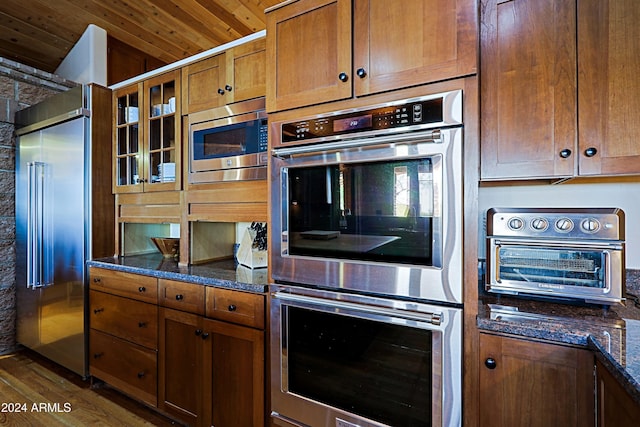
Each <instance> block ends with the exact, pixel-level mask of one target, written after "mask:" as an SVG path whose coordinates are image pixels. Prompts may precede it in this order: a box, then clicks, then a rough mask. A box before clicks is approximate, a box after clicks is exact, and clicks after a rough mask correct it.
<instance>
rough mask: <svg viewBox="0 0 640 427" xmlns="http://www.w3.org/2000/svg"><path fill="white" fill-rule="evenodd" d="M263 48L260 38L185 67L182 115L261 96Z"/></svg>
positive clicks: (263, 80) (263, 71) (263, 66)
mask: <svg viewBox="0 0 640 427" xmlns="http://www.w3.org/2000/svg"><path fill="white" fill-rule="evenodd" d="M265 47H266V41H265V39H264V38H260V39H257V40H253V41H249V42H247V43H243V44H240V45H238V46H235V47H233V48H231V49H229V50H227V51H225V52H223V53H220V54H218V55H216V56H212V57H210V58H207V59H203V60H202V61H198V62H196V63H194V64H190V65H187V66H185V67H184V69H183V71H182V87H183V92H182V114H190V113H195V112H197V111H203V110H207V109H210V108H215V107H220V106H222V105H226V104H231V103H233V102H238V101H244V100H247V99H251V98H257V97H260V96H265V93H266V76H265V67H266V50H265Z"/></svg>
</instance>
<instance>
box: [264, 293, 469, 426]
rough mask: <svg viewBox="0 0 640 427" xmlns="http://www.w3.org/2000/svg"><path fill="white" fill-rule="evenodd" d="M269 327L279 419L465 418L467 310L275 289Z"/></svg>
mask: <svg viewBox="0 0 640 427" xmlns="http://www.w3.org/2000/svg"><path fill="white" fill-rule="evenodd" d="M271 325H272V329H271V338H270V339H271V399H272V401H271V407H272V417H273V420H274V422H275V423H276V424H279V425H283V426H291V425H294V426H314V427H321V426H331V427H334V426H340V427H354V426H360V427H365V426H371V427H372V426H459V425H461V412H462V403H461V383H462V377H461V371H462V356H461V354H462V309H458V308H451V307H441V306H433V305H427V304H420V303H413V302H406V301H396V300H387V299H383V298H371V297H363V296H361V295H354V294H344V293H338V292H324V291H318V290H311V289H301V288H293V287H277V288H276V290H275V291H274V292H272V294H271Z"/></svg>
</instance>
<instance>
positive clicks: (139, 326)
mask: <svg viewBox="0 0 640 427" xmlns="http://www.w3.org/2000/svg"><path fill="white" fill-rule="evenodd" d="M146 327H147V322H138V328H146Z"/></svg>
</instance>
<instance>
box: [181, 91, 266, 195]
mask: <svg viewBox="0 0 640 427" xmlns="http://www.w3.org/2000/svg"><path fill="white" fill-rule="evenodd" d="M264 106H265V101H264V98H257V99H252V100H248V101H244V102H239V103H235V104H231V105H226V106H223V107H219V108H215V109H211V110H206V111H202V112H198V113H193V114H190V115H189V116H188V122H189V182H190V183H192V184H198V183H207V182H217V181H239V180H252V179H266V176H267V166H266V165H267V158H268V156H267V143H268V142H267V114H266V112H265V109H264Z"/></svg>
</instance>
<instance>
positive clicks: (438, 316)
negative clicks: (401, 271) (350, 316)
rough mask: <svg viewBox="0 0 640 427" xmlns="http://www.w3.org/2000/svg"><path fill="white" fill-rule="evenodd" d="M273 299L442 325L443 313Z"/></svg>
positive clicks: (289, 297) (293, 297)
mask: <svg viewBox="0 0 640 427" xmlns="http://www.w3.org/2000/svg"><path fill="white" fill-rule="evenodd" d="M272 296H273V298H279V299H281V300H283V301H290V302H298V303H306V304H311V305H322V306H325V307H330V308H336V309H347V310H354V311H360V312H364V313H372V314H381V315H387V316H390V317H400V318H403V319H407V320H415V321H418V322H426V323H431V324H432V325H436V326H440V325H441V324H442V317H443V314H442V313H408V312H405V311H400V310H394V309H392V308H385V307H374V306H364V305H362V304H354V303H351V302H344V301H335V300H326V299H318V298H314V297H308V296H305V295H295V294H290V293H285V292H275V293H274V294H273V295H272Z"/></svg>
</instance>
